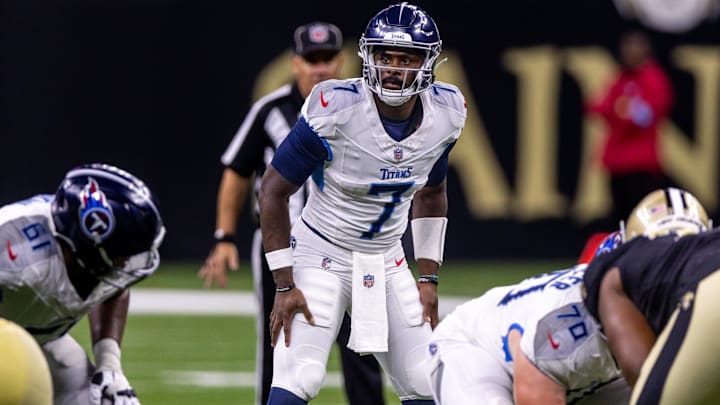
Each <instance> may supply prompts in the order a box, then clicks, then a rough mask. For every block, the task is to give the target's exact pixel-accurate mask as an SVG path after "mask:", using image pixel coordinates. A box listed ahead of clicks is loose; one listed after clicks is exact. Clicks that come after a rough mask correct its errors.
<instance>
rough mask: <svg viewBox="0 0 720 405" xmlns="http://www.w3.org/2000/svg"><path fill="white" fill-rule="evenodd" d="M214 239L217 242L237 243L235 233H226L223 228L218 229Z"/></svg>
mask: <svg viewBox="0 0 720 405" xmlns="http://www.w3.org/2000/svg"><path fill="white" fill-rule="evenodd" d="M213 239H215V242H216V243H217V242H233V243H235V235H234V234H231V233H225V232H223V231H222V229H218V230H216V231H215V233H214V234H213Z"/></svg>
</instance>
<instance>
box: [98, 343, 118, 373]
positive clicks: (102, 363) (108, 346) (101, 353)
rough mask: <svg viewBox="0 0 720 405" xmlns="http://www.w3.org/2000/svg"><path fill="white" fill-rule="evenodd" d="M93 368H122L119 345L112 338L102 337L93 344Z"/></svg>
mask: <svg viewBox="0 0 720 405" xmlns="http://www.w3.org/2000/svg"><path fill="white" fill-rule="evenodd" d="M93 354H94V355H95V370H114V371H119V370H122V365H121V362H120V345H119V344H118V342H117V340H115V339H113V338H102V339H100V340H98V341H97V342H96V343H95V344H94V345H93Z"/></svg>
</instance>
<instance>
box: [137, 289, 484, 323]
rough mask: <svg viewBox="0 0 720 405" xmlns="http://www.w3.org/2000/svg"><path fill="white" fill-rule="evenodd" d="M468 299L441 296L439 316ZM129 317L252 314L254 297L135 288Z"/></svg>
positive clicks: (223, 292) (233, 292)
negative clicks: (139, 315) (144, 315)
mask: <svg viewBox="0 0 720 405" xmlns="http://www.w3.org/2000/svg"><path fill="white" fill-rule="evenodd" d="M468 300H470V297H447V296H441V297H440V299H439V301H440V307H439V312H440V317H444V316H445V315H447V314H448V313H449V312H450V311H452V310H453V309H455V307H456V306H458V305H460V304H461V303H463V302H465V301H468ZM130 313H131V314H160V315H246V316H250V315H255V314H257V301H256V300H255V296H254V295H253V294H251V293H247V292H238V291H203V290H171V289H153V288H136V289H133V290H132V292H131V293H130Z"/></svg>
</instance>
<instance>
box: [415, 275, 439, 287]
mask: <svg viewBox="0 0 720 405" xmlns="http://www.w3.org/2000/svg"><path fill="white" fill-rule="evenodd" d="M418 283H431V284H435V285H438V276H437V274H421V275H419V276H418Z"/></svg>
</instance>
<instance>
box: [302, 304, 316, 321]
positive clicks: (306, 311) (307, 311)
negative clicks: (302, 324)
mask: <svg viewBox="0 0 720 405" xmlns="http://www.w3.org/2000/svg"><path fill="white" fill-rule="evenodd" d="M302 312H303V315H305V319H307V321H308V323H309V324H310V325H315V317H314V316H313V314H312V313H311V312H310V308H308V307H307V305H305V306H303V308H302Z"/></svg>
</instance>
